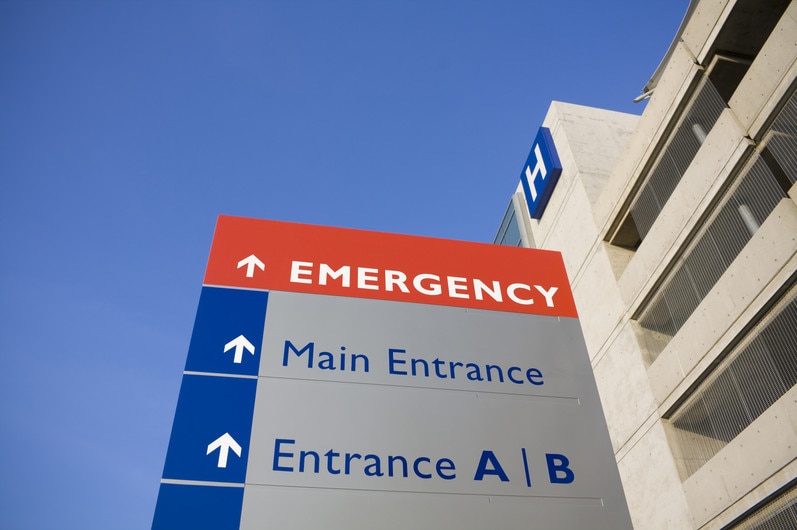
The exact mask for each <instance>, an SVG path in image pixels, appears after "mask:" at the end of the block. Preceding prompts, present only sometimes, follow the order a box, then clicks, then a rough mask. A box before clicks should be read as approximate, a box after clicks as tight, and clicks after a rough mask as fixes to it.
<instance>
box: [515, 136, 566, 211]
mask: <svg viewBox="0 0 797 530" xmlns="http://www.w3.org/2000/svg"><path fill="white" fill-rule="evenodd" d="M561 173H562V163H561V162H559V154H558V153H557V152H556V147H555V146H554V144H553V137H552V136H551V131H550V130H549V129H548V128H546V127H540V130H539V132H538V133H537V138H535V139H534V145H532V147H531V152H530V153H529V156H528V158H527V159H526V165H525V166H524V168H523V171H522V172H521V173H520V181H521V182H522V183H523V191H524V193H525V195H526V203H527V204H528V207H529V214H530V215H531V218H532V219H541V218H542V213H543V212H544V211H545V207H546V206H547V205H548V199H550V198H551V193H553V189H554V188H555V187H556V183H557V181H558V180H559V175H560V174H561Z"/></svg>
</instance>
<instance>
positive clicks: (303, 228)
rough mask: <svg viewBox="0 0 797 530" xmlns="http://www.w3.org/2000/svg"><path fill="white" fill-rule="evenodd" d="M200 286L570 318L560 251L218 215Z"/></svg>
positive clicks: (573, 312) (571, 304)
mask: <svg viewBox="0 0 797 530" xmlns="http://www.w3.org/2000/svg"><path fill="white" fill-rule="evenodd" d="M205 285H216V286H225V287H243V288H250V289H266V290H275V291H287V292H298V293H312V294H326V295H335V296H350V297H357V298H373V299H378V300H394V301H399V302H414V303H421V304H434V305H445V306H454V307H466V308H475V309H489V310H494V311H509V312H515V313H530V314H537V315H551V316H564V317H577V316H578V315H577V313H576V307H575V302H574V301H573V295H572V293H571V291H570V285H569V282H568V279H567V274H566V272H565V268H564V264H563V262H562V257H561V255H560V254H559V253H558V252H551V251H545V250H536V249H524V248H517V247H507V246H499V245H488V244H483V243H468V242H462V241H452V240H446V239H434V238H427V237H416V236H407V235H399V234H389V233H382V232H370V231H364V230H352V229H345V228H331V227H324V226H314V225H304V224H296V223H286V222H280V221H266V220H260V219H249V218H243V217H229V216H220V217H219V220H218V223H217V225H216V233H215V236H214V238H213V245H212V247H211V251H210V258H209V260H208V267H207V271H206V274H205Z"/></svg>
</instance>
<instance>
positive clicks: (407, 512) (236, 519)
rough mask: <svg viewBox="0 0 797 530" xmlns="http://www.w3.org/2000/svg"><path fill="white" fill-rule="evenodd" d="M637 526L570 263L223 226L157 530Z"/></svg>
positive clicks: (548, 255)
mask: <svg viewBox="0 0 797 530" xmlns="http://www.w3.org/2000/svg"><path fill="white" fill-rule="evenodd" d="M265 527H269V528H280V529H308V528H324V529H346V530H352V529H372V528H380V529H406V528H413V529H417V528H429V529H432V528H444V527H445V528H461V529H474V530H475V529H483V528H496V529H521V528H524V529H525V528H529V527H539V528H546V529H557V528H561V529H570V528H591V529H606V530H608V529H611V530H617V529H623V528H631V523H630V518H629V515H628V511H627V508H626V505H625V499H624V496H623V491H622V486H621V484H620V479H619V474H618V471H617V467H616V464H615V461H614V455H613V452H612V448H611V444H610V441H609V436H608V432H607V429H606V425H605V421H604V419H603V414H602V410H601V406H600V401H599V398H598V394H597V390H596V386H595V382H594V378H593V375H592V370H591V367H590V362H589V358H588V355H587V352H586V347H585V345H584V341H583V337H582V335H581V330H580V326H579V322H578V319H577V314H576V309H575V304H574V301H573V297H572V294H571V292H570V288H569V284H568V280H567V276H566V273H565V271H564V266H563V264H562V261H561V257H560V255H559V254H558V253H554V252H548V251H538V250H531V249H519V248H514V247H503V246H496V245H484V244H476V243H465V242H458V241H447V240H439V239H431V238H419V237H412V236H402V235H396V234H384V233H375V232H366V231H358V230H348V229H339V228H329V227H318V226H310V225H300V224H292V223H283V222H275V221H262V220H255V219H245V218H237V217H225V216H222V217H220V218H219V221H218V225H217V228H216V234H215V236H214V240H213V245H212V249H211V253H210V259H209V262H208V268H207V272H206V276H205V282H204V287H203V290H202V295H201V297H200V302H199V308H198V311H197V319H196V323H195V326H194V332H193V336H192V340H191V345H190V347H189V352H188V359H187V362H186V370H185V373H184V376H183V383H182V387H181V391H180V396H179V399H178V405H177V411H176V413H175V420H174V426H173V430H172V437H171V441H170V444H169V449H168V452H167V457H166V464H165V466H164V473H163V479H162V481H161V490H160V493H159V497H158V504H157V507H156V510H155V518H154V522H153V528H158V529H160V528H196V529H199V528H214V529H220V528H242V529H255V528H265Z"/></svg>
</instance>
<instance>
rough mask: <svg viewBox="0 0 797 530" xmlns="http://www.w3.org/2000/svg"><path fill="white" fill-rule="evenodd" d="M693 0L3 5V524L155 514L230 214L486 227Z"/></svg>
mask: <svg viewBox="0 0 797 530" xmlns="http://www.w3.org/2000/svg"><path fill="white" fill-rule="evenodd" d="M687 4H688V1H687V0H648V1H645V2H639V1H633V2H632V1H630V0H614V1H611V2H597V1H594V0H569V1H568V0H558V1H552V0H549V1H546V2H538V1H535V0H522V1H521V0H518V1H511V0H492V1H487V0H484V1H473V0H393V1H385V0H373V1H366V0H359V1H352V0H335V1H332V0H330V1H320V0H316V1H311V0H294V1H289V0H278V1H266V0H263V1H235V0H233V1H224V2H222V1H215V2H212V1H202V0H190V1H188V0H158V1H155V0H152V1H134V0H118V1H112V0H94V1H88V0H56V1H50V0H0V179H2V180H0V182H2V191H1V192H0V245H1V246H0V348H2V353H0V453H2V455H3V465H2V470H0V528H3V529H9V530H15V529H22V530H35V529H54V528H58V529H81V530H87V529H103V530H107V529H141V528H148V527H149V525H150V523H151V520H152V514H153V511H154V507H155V500H156V496H157V491H158V484H159V480H160V476H161V472H162V467H163V462H164V459H165V455H166V448H167V445H168V440H169V432H170V429H171V422H172V417H173V414H174V409H175V406H176V402H177V393H178V390H179V386H180V378H181V372H182V369H183V364H184V362H185V355H186V351H187V347H188V343H189V339H190V335H191V328H192V324H193V319H194V313H195V311H196V305H197V301H198V298H199V292H200V288H201V284H202V278H203V272H204V267H205V264H206V260H207V255H208V250H209V248H210V241H211V238H212V235H213V228H214V225H215V221H216V216H217V215H219V214H222V213H223V214H230V215H240V216H248V217H260V218H267V219H278V220H286V221H297V222H304V223H316V224H327V225H334V226H345V227H354V228H364V229H371V230H380V231H389V232H401V233H409V234H418V235H429V236H435V237H444V238H453V239H463V240H470V241H482V242H489V241H491V240H492V238H493V236H494V234H495V232H496V230H497V228H498V224H499V222H500V220H501V217H502V215H503V213H504V210H505V208H506V205H507V203H508V201H509V198H510V195H511V194H512V193H513V192H514V190H515V187H516V185H517V182H518V178H519V174H520V171H521V169H522V165H523V163H524V161H525V159H526V156H527V154H528V150H529V147H530V145H531V142H532V140H533V139H534V136H535V134H536V131H537V129H538V127H539V126H540V125H541V123H542V120H543V117H544V115H545V112H546V110H547V108H548V105H549V104H550V102H551V101H552V100H560V101H566V102H569V103H578V104H583V105H588V106H594V107H601V108H608V109H612V110H619V111H624V112H631V113H635V114H639V113H641V112H642V110H643V109H644V103H643V104H634V103H632V99H633V98H634V97H636V96H637V95H638V94H639V93H640V90H641V88H642V86H643V85H644V84H645V82H646V81H647V80H648V78H649V77H650V75H651V74H652V73H653V71H654V70H655V68H656V66H657V65H658V63H659V61H660V60H661V58H662V57H663V56H664V54H665V52H666V51H667V48H668V47H669V45H670V43H671V41H672V39H673V37H674V35H675V33H676V31H677V29H678V26H679V24H680V22H681V19H682V18H683V15H684V12H685V11H686V6H687Z"/></svg>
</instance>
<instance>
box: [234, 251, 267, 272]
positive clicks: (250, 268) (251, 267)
mask: <svg viewBox="0 0 797 530" xmlns="http://www.w3.org/2000/svg"><path fill="white" fill-rule="evenodd" d="M244 265H246V277H247V278H252V277H254V275H255V267H257V268H258V269H260V270H261V271H262V270H266V264H265V263H263V262H262V261H260V260H259V259H257V256H255V255H254V254H250V255H249V256H247V257H245V258H244V259H242V260H241V261H239V262H238V268H239V269H240V268H241V267H243V266H244Z"/></svg>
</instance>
